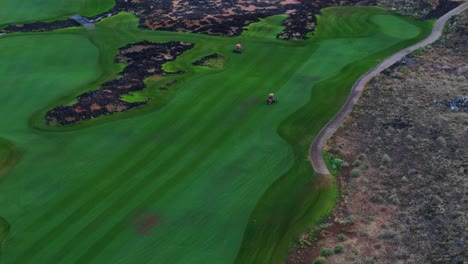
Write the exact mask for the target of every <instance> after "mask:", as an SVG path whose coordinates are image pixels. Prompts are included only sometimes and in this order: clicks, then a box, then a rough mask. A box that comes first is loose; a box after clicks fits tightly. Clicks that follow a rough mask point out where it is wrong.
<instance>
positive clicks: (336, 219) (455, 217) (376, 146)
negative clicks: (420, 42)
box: [287, 11, 468, 264]
mask: <svg viewBox="0 0 468 264" xmlns="http://www.w3.org/2000/svg"><path fill="white" fill-rule="evenodd" d="M467 30H468V12H466V11H465V12H464V13H462V15H460V16H459V17H458V18H457V19H454V20H452V21H451V23H450V26H449V27H448V32H446V33H445V34H444V36H443V37H442V39H441V40H440V41H438V42H437V43H436V44H434V45H432V46H431V47H427V48H425V49H423V50H418V51H416V52H415V53H414V54H413V55H412V56H409V57H407V58H405V59H404V60H402V61H401V62H400V63H398V64H397V65H396V66H395V67H392V68H391V69H389V70H387V71H385V72H384V73H382V74H381V75H379V76H378V77H376V78H375V79H373V80H372V81H371V82H370V83H369V84H368V86H367V87H366V90H365V92H364V95H363V98H362V99H361V100H360V101H359V103H358V104H357V105H356V108H355V110H354V111H353V113H352V114H351V116H350V117H349V118H348V119H347V120H346V121H345V122H344V124H343V125H342V127H341V128H340V129H339V130H338V132H337V133H336V134H335V135H334V136H333V138H332V139H331V140H330V143H329V144H328V146H327V150H328V151H329V152H330V153H332V154H333V155H336V157H338V158H336V159H334V161H335V163H336V164H340V163H341V160H342V161H344V163H343V164H342V166H343V165H344V167H343V168H342V169H341V171H340V173H339V176H338V182H339V186H340V192H341V197H340V201H339V203H338V205H337V206H336V208H335V209H334V211H333V213H332V215H331V216H330V217H329V218H328V219H325V220H324V221H323V223H322V224H321V225H320V226H319V227H316V228H314V229H312V230H309V232H307V233H305V234H303V235H301V236H300V237H299V238H298V242H297V246H296V247H295V248H294V249H293V250H291V252H290V256H289V258H288V261H287V263H415V264H416V263H450V264H455V263H456V264H464V263H468V244H467V243H468V241H467V240H468V214H467V212H468V206H467V205H468V189H467V187H468V113H467V112H464V111H463V109H462V108H459V109H456V110H458V111H456V110H452V109H451V108H450V107H448V106H447V105H446V104H445V102H446V101H447V100H452V101H453V99H456V98H462V97H463V96H467V95H468V82H467V78H468V64H467V60H468V45H467V43H468V34H467V32H468V31H467ZM314 261H315V262H314Z"/></svg>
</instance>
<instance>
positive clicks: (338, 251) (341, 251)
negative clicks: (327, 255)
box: [333, 245, 344, 254]
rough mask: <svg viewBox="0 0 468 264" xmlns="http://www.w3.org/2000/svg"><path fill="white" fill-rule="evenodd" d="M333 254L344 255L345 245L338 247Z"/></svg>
mask: <svg viewBox="0 0 468 264" xmlns="http://www.w3.org/2000/svg"><path fill="white" fill-rule="evenodd" d="M333 252H335V253H336V254H339V253H343V252H344V246H343V245H336V246H335V249H334V250H333Z"/></svg>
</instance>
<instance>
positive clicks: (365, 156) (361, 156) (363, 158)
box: [357, 153, 367, 161]
mask: <svg viewBox="0 0 468 264" xmlns="http://www.w3.org/2000/svg"><path fill="white" fill-rule="evenodd" d="M357 159H358V160H360V161H365V160H366V159H367V154H366V153H360V154H359V155H358V156H357Z"/></svg>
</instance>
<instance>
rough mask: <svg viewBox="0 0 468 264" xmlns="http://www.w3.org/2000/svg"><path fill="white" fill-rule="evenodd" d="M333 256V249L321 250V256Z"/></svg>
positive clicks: (325, 248) (324, 248)
mask: <svg viewBox="0 0 468 264" xmlns="http://www.w3.org/2000/svg"><path fill="white" fill-rule="evenodd" d="M331 255H333V250H332V249H331V248H327V247H323V248H320V256H323V257H329V256H331Z"/></svg>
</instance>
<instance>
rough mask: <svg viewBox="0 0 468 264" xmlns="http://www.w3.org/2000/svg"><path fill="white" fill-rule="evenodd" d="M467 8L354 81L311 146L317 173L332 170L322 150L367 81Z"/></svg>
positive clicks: (431, 39) (427, 41) (447, 16)
mask: <svg viewBox="0 0 468 264" xmlns="http://www.w3.org/2000/svg"><path fill="white" fill-rule="evenodd" d="M467 8H468V2H465V3H463V4H461V5H459V6H458V7H457V8H454V9H453V10H451V11H450V12H448V13H447V14H445V15H443V16H442V17H441V18H439V19H438V20H437V21H436V23H435V24H434V26H433V28H432V32H431V34H430V35H429V36H428V37H427V38H425V39H423V40H421V41H420V42H418V43H416V44H414V45H412V46H410V47H407V48H405V49H403V50H400V51H399V52H397V53H395V54H393V55H392V56H391V57H389V58H387V59H385V60H384V61H383V62H382V63H380V64H379V65H377V66H376V67H374V68H373V69H371V70H370V71H368V72H367V73H365V74H364V75H362V76H361V78H359V79H358V80H357V81H356V82H355V83H354V85H353V88H352V90H351V94H350V95H349V97H348V100H346V103H345V104H344V105H343V107H342V108H341V109H340V111H339V112H338V113H337V114H336V115H335V117H333V119H332V120H330V122H328V124H326V125H325V127H323V128H322V130H320V132H319V134H318V135H317V137H315V139H314V142H313V143H312V145H311V146H310V149H309V159H310V163H311V164H312V167H313V169H314V171H315V172H316V173H318V174H322V175H326V174H330V171H329V170H328V168H327V166H326V164H325V160H324V159H323V157H322V150H323V148H324V147H325V143H326V142H327V140H328V139H329V138H330V137H331V136H332V135H333V134H334V133H335V132H336V130H337V129H338V127H339V126H340V124H341V123H342V122H343V120H344V119H345V118H346V116H348V115H349V114H350V113H351V111H352V110H353V105H354V104H355V103H357V101H358V100H359V98H360V97H361V94H362V92H363V90H364V87H365V86H366V84H367V82H368V81H369V80H370V79H372V78H373V77H375V76H376V75H378V74H379V73H380V72H382V71H383V70H385V69H387V68H388V67H390V66H392V65H393V64H395V63H396V62H398V61H399V60H400V59H401V58H403V57H404V56H406V55H408V54H410V53H411V52H413V51H415V50H416V49H418V48H421V47H423V46H426V45H429V44H431V43H433V42H435V41H436V40H437V39H439V37H440V36H441V35H442V30H443V29H444V26H445V23H446V22H447V21H448V20H449V19H450V18H451V17H453V16H455V15H458V14H460V13H461V12H462V11H464V10H465V9H467Z"/></svg>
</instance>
